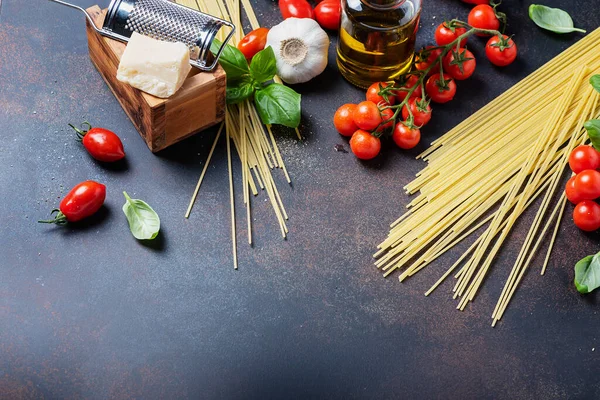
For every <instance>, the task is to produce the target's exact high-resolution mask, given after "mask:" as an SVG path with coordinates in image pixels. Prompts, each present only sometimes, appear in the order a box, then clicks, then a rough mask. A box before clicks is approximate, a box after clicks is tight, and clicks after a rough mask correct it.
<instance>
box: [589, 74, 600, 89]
mask: <svg viewBox="0 0 600 400" xmlns="http://www.w3.org/2000/svg"><path fill="white" fill-rule="evenodd" d="M590 84H591V85H592V86H593V87H594V89H596V92H600V75H594V76H592V77H591V78H590Z"/></svg>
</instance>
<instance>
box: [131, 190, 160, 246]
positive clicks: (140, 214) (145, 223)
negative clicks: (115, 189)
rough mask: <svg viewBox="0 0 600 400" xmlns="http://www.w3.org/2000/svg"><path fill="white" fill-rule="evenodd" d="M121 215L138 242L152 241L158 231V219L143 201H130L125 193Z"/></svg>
mask: <svg viewBox="0 0 600 400" xmlns="http://www.w3.org/2000/svg"><path fill="white" fill-rule="evenodd" d="M123 195H125V200H126V201H125V204H123V213H125V216H126V217H127V221H128V222H129V229H130V230H131V233H132V234H133V236H134V237H135V238H136V239H138V240H150V239H154V238H155V237H156V236H157V235H158V231H159V230H160V218H158V214H156V212H154V210H153V209H152V207H150V206H149V205H148V203H146V202H145V201H143V200H139V199H132V198H131V197H129V195H128V194H127V193H126V192H123Z"/></svg>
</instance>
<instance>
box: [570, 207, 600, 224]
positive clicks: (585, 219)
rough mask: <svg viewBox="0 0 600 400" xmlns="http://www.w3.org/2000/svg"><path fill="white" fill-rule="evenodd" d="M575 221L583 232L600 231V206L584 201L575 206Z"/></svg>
mask: <svg viewBox="0 0 600 400" xmlns="http://www.w3.org/2000/svg"><path fill="white" fill-rule="evenodd" d="M573 221H574V222H575V225H577V227H578V228H579V229H581V230H582V231H586V232H593V231H596V230H598V229H600V206H599V205H598V203H596V202H595V201H592V200H584V201H582V202H581V203H579V204H577V205H576V206H575V209H574V210H573Z"/></svg>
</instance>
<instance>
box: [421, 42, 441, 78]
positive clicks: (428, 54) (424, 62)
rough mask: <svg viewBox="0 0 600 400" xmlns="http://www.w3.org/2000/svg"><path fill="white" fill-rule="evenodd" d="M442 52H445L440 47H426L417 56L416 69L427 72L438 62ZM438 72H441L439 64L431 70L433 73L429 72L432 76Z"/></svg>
mask: <svg viewBox="0 0 600 400" xmlns="http://www.w3.org/2000/svg"><path fill="white" fill-rule="evenodd" d="M442 52H443V50H442V49H441V48H439V47H435V46H427V47H425V48H424V49H422V50H421V51H419V52H418V53H417V54H416V55H415V57H416V60H415V68H416V69H418V70H419V71H425V70H426V69H427V68H429V66H430V65H431V64H433V63H435V62H437V59H438V58H439V57H440V54H442ZM437 72H440V66H439V64H436V65H435V66H434V67H433V68H431V71H429V73H430V74H435V73H437Z"/></svg>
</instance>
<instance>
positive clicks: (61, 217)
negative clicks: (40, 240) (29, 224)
mask: <svg viewBox="0 0 600 400" xmlns="http://www.w3.org/2000/svg"><path fill="white" fill-rule="evenodd" d="M54 213H57V214H56V215H55V216H54V219H45V220H39V221H38V222H39V223H40V224H56V225H65V224H66V223H67V222H69V221H68V220H67V216H66V215H65V214H63V213H62V211H60V210H59V209H58V208H55V209H54V210H52V212H50V215H52V214H54Z"/></svg>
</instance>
